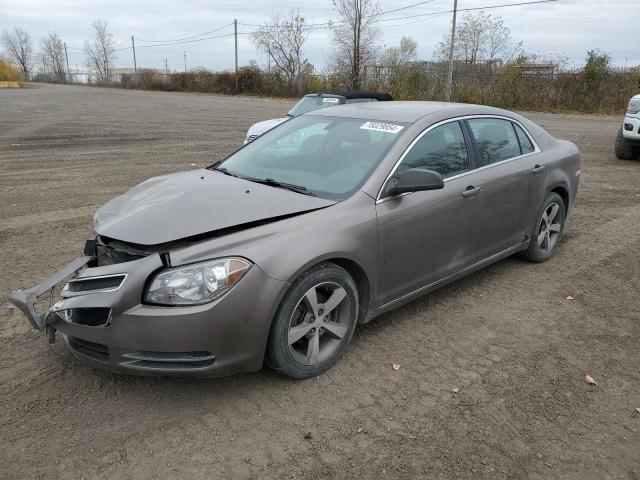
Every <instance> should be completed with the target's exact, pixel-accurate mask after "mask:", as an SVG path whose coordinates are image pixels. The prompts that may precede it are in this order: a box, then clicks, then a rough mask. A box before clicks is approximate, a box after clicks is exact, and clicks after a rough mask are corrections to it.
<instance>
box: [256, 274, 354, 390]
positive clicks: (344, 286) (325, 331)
mask: <svg viewBox="0 0 640 480" xmlns="http://www.w3.org/2000/svg"><path fill="white" fill-rule="evenodd" d="M357 315H358V291H357V288H356V285H355V282H354V281H353V279H352V278H351V276H350V275H349V273H348V272H347V271H346V270H344V269H343V268H341V267H339V266H338V265H335V264H333V263H324V264H321V265H318V266H316V267H314V268H312V269H311V270H308V271H307V272H305V273H304V274H303V275H302V276H301V277H300V278H299V279H298V280H296V281H295V282H294V283H293V285H292V286H291V288H290V290H289V291H288V292H287V294H286V295H285V296H284V298H283V299H282V303H281V304H280V307H279V308H278V312H277V313H276V316H275V318H274V321H273V325H272V326H271V332H270V333H269V342H268V345H267V356H266V360H267V363H268V365H269V366H270V367H271V368H273V369H274V370H275V371H277V372H279V373H283V374H285V375H288V376H290V377H293V378H309V377H313V376H316V375H319V374H321V373H322V372H324V371H326V370H328V369H329V368H330V367H331V366H332V365H333V364H334V363H335V362H336V361H337V360H338V359H339V358H340V357H341V356H342V354H343V353H344V351H345V350H346V348H347V345H348V344H349V341H350V340H351V337H352V335H353V331H354V329H355V326H356V321H357Z"/></svg>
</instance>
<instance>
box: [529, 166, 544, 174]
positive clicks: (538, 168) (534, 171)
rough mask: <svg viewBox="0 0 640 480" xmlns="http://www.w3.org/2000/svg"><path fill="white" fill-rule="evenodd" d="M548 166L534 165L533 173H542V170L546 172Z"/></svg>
mask: <svg viewBox="0 0 640 480" xmlns="http://www.w3.org/2000/svg"><path fill="white" fill-rule="evenodd" d="M545 168H547V167H545V166H544V165H536V166H535V167H533V169H532V170H531V173H540V172H544V169H545Z"/></svg>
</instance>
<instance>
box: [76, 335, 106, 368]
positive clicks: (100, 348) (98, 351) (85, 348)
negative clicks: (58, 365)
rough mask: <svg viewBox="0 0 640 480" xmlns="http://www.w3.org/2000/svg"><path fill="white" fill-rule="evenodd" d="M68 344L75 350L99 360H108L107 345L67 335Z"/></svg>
mask: <svg viewBox="0 0 640 480" xmlns="http://www.w3.org/2000/svg"><path fill="white" fill-rule="evenodd" d="M68 342H69V346H70V347H71V348H72V349H73V350H75V351H76V352H78V353H80V354H82V355H85V356H87V357H91V358H94V359H96V360H99V361H101V362H106V361H108V360H109V347H107V346H106V345H102V344H100V343H94V342H90V341H89V340H82V339H81V338H76V337H68Z"/></svg>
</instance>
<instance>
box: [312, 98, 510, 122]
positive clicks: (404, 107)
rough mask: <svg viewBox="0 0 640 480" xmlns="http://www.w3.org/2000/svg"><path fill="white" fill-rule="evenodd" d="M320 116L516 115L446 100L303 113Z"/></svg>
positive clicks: (405, 119) (403, 119)
mask: <svg viewBox="0 0 640 480" xmlns="http://www.w3.org/2000/svg"><path fill="white" fill-rule="evenodd" d="M305 115H318V116H323V117H345V118H362V119H368V120H381V121H394V122H401V123H415V122H417V121H418V120H420V119H421V118H424V117H427V116H431V115H433V116H442V117H443V118H447V117H448V118H452V117H456V116H464V115H508V116H511V117H513V116H517V115H515V114H514V113H513V112H508V111H506V110H502V109H500V108H494V107H486V106H484V105H472V104H467V103H449V102H418V101H412V102H411V101H410V102H397V101H394V102H371V103H353V104H347V105H339V106H336V107H333V108H323V109H321V110H313V111H311V112H308V113H305Z"/></svg>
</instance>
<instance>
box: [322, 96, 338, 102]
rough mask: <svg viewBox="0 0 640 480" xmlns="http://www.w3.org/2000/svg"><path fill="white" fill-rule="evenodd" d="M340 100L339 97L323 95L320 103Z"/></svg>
mask: <svg viewBox="0 0 640 480" xmlns="http://www.w3.org/2000/svg"><path fill="white" fill-rule="evenodd" d="M339 101H340V99H339V98H333V97H325V98H323V99H322V103H338V102H339Z"/></svg>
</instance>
